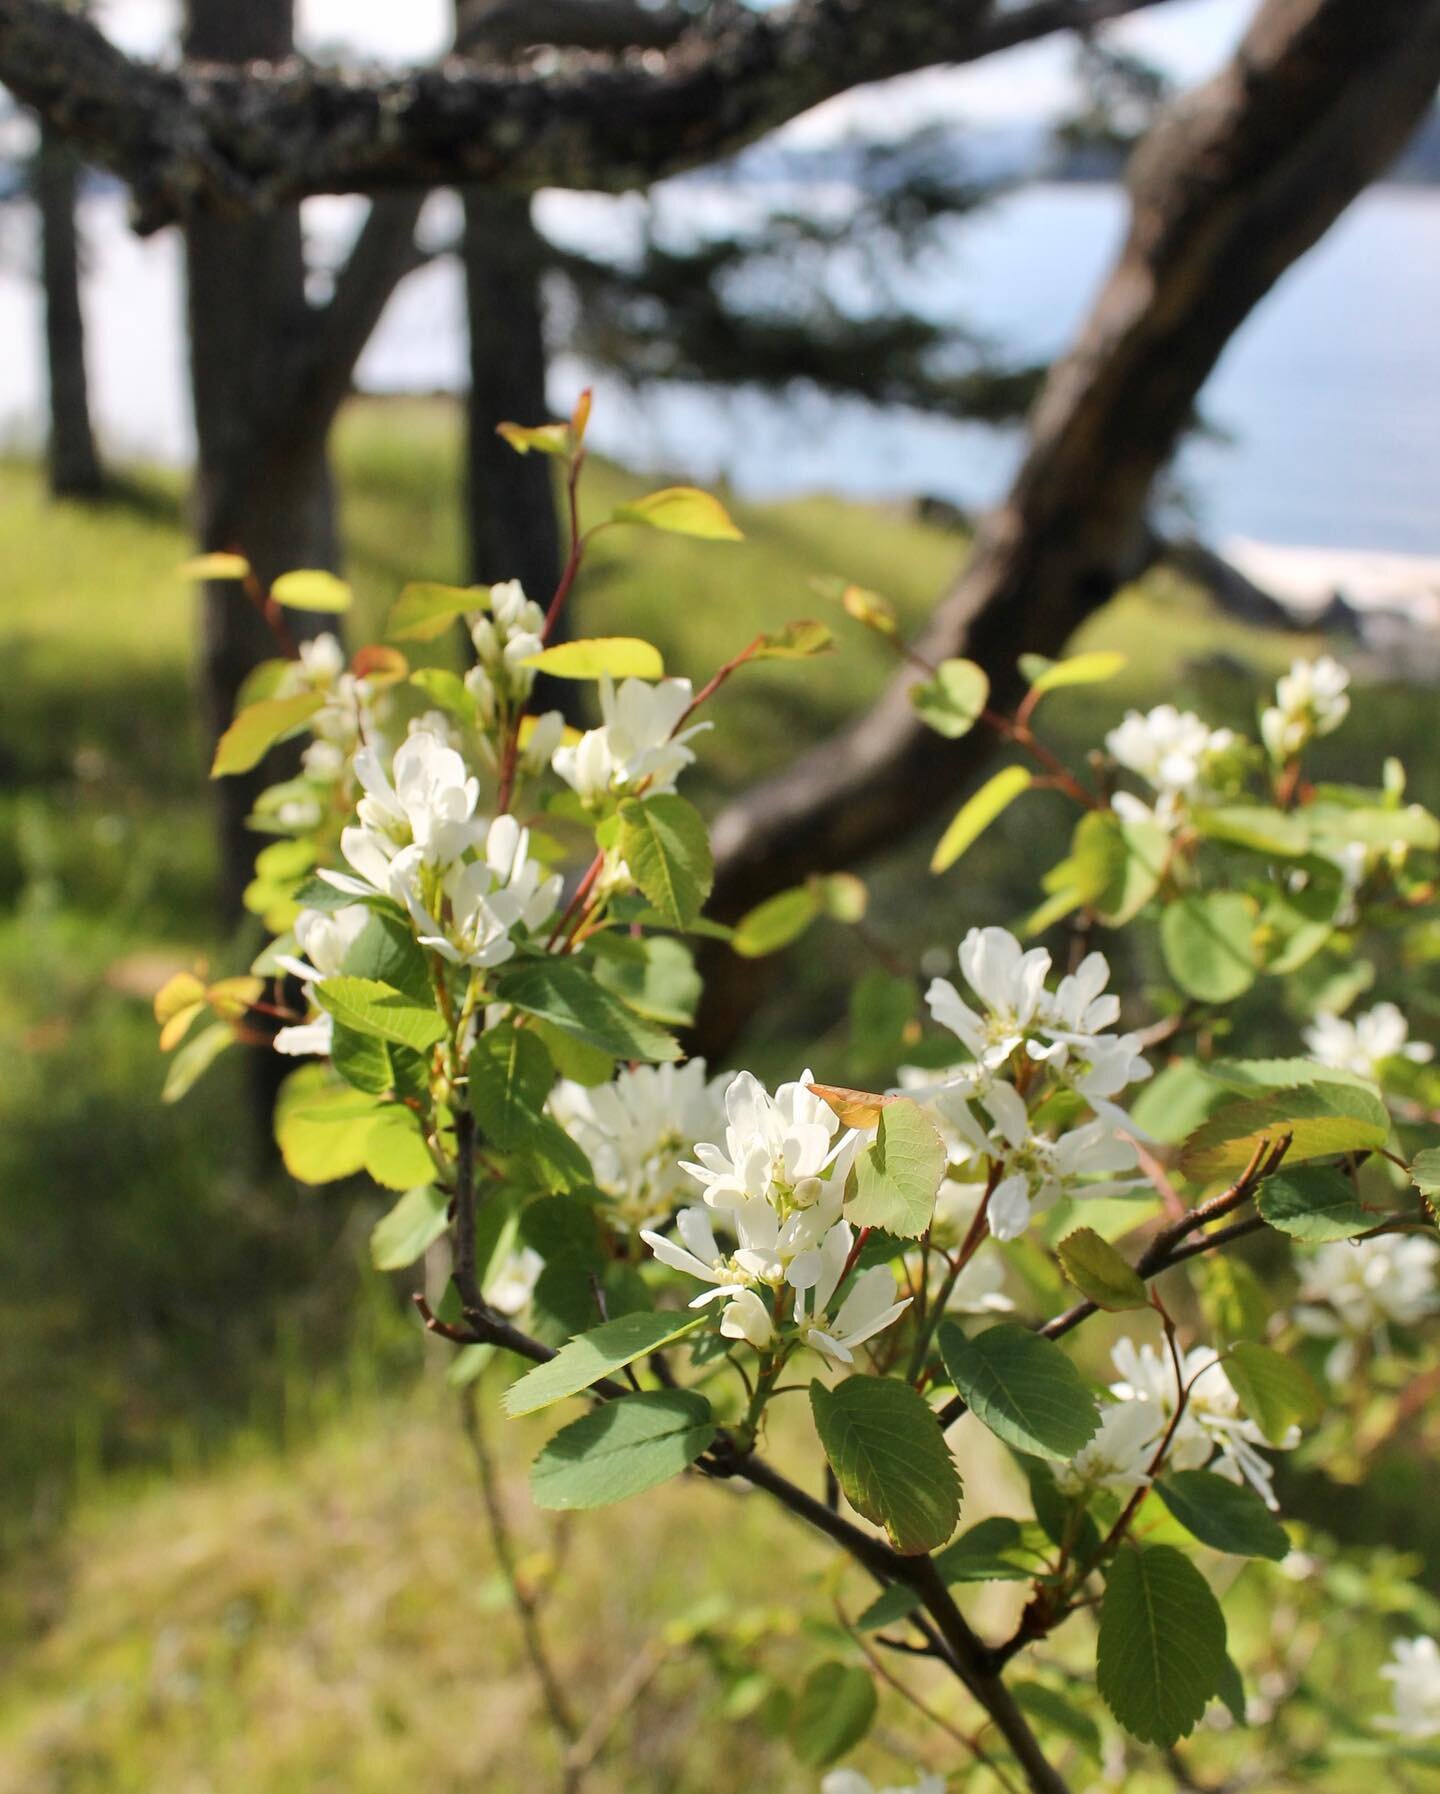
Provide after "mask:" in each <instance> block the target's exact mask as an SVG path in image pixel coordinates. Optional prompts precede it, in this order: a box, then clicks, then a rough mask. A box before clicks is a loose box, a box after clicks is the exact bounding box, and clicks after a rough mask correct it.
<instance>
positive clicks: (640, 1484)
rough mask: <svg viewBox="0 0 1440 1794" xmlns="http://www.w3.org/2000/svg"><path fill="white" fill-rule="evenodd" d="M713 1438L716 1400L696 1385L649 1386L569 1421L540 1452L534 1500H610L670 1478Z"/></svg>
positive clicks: (533, 1476)
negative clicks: (712, 1409) (707, 1397)
mask: <svg viewBox="0 0 1440 1794" xmlns="http://www.w3.org/2000/svg"><path fill="white" fill-rule="evenodd" d="M714 1440H715V1423H714V1421H713V1420H712V1419H711V1418H710V1404H709V1402H707V1401H706V1400H705V1398H704V1396H703V1395H696V1394H695V1392H694V1391H693V1390H690V1389H647V1390H644V1391H642V1392H641V1393H640V1394H638V1395H626V1396H622V1397H620V1398H619V1399H618V1400H616V1401H613V1402H605V1403H604V1404H603V1405H602V1406H600V1407H598V1408H595V1409H593V1410H592V1411H591V1412H590V1413H589V1414H583V1415H581V1417H580V1419H579V1420H574V1421H571V1423H570V1425H569V1426H567V1427H563V1428H562V1429H561V1430H560V1431H559V1432H558V1433H557V1434H556V1435H555V1437H554V1438H553V1439H552V1440H551V1441H550V1443H549V1444H548V1445H547V1446H546V1447H545V1448H544V1450H543V1451H542V1452H541V1453H540V1455H539V1457H537V1458H536V1460H535V1463H534V1465H533V1467H532V1468H531V1471H530V1488H531V1492H532V1493H533V1495H534V1498H535V1505H536V1507H541V1508H548V1509H562V1510H570V1509H577V1508H592V1507H607V1506H608V1505H609V1504H610V1503H611V1502H614V1501H625V1500H627V1499H628V1498H629V1497H630V1496H632V1495H643V1494H644V1492H645V1491H646V1490H647V1489H653V1488H655V1487H656V1485H657V1484H659V1483H663V1482H668V1481H669V1479H670V1478H671V1477H672V1476H678V1475H679V1474H680V1472H681V1471H682V1470H684V1469H686V1468H687V1467H688V1466H689V1465H691V1464H693V1463H694V1462H695V1460H696V1458H698V1457H699V1456H700V1455H701V1453H702V1452H705V1451H708V1450H709V1448H710V1446H711V1445H712V1444H713V1443H714Z"/></svg>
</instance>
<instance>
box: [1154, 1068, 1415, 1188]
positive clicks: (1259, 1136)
mask: <svg viewBox="0 0 1440 1794" xmlns="http://www.w3.org/2000/svg"><path fill="white" fill-rule="evenodd" d="M1286 1134H1288V1135H1289V1136H1290V1149H1289V1152H1288V1153H1287V1155H1286V1163H1287V1164H1291V1165H1294V1164H1300V1163H1302V1162H1303V1161H1304V1160H1306V1159H1323V1158H1329V1157H1331V1156H1332V1155H1334V1154H1336V1153H1342V1152H1373V1151H1374V1150H1375V1149H1376V1148H1377V1147H1380V1146H1383V1145H1384V1144H1385V1142H1386V1140H1388V1139H1389V1137H1390V1115H1389V1111H1388V1110H1387V1109H1386V1107H1385V1104H1384V1102H1383V1101H1382V1100H1381V1099H1380V1097H1379V1096H1378V1095H1377V1094H1376V1093H1375V1092H1374V1091H1371V1090H1367V1089H1365V1088H1364V1087H1363V1086H1360V1085H1357V1084H1346V1083H1315V1084H1307V1085H1304V1086H1302V1087H1301V1088H1299V1089H1294V1090H1279V1091H1275V1092H1274V1093H1272V1094H1271V1095H1269V1096H1263V1097H1257V1098H1255V1099H1253V1100H1252V1101H1248V1102H1238V1103H1228V1104H1227V1105H1226V1106H1225V1107H1224V1108H1223V1109H1220V1110H1219V1111H1218V1112H1217V1113H1216V1114H1214V1115H1212V1116H1211V1117H1210V1119H1209V1120H1208V1121H1203V1122H1201V1124H1200V1126H1199V1127H1197V1128H1196V1129H1195V1131H1194V1133H1193V1134H1191V1135H1190V1137H1189V1139H1188V1140H1186V1142H1185V1144H1184V1146H1183V1148H1182V1149H1181V1153H1180V1168H1181V1170H1182V1171H1183V1172H1184V1173H1185V1175H1186V1176H1187V1177H1189V1178H1193V1179H1195V1180H1196V1181H1197V1182H1205V1181H1208V1180H1209V1179H1211V1178H1218V1177H1225V1176H1233V1175H1235V1174H1236V1173H1237V1172H1240V1171H1243V1170H1244V1169H1245V1167H1246V1165H1248V1164H1249V1162H1250V1159H1251V1156H1252V1154H1253V1153H1254V1152H1255V1149H1256V1148H1257V1147H1258V1146H1260V1145H1261V1144H1262V1143H1266V1144H1271V1145H1273V1144H1277V1143H1278V1142H1279V1141H1280V1140H1281V1139H1282V1138H1283V1137H1284V1136H1285V1135H1286Z"/></svg>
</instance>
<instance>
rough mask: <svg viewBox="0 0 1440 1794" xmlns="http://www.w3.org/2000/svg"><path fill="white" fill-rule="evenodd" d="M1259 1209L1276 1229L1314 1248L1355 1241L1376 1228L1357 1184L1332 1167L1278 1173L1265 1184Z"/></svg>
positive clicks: (1257, 1205) (1257, 1196) (1262, 1187)
mask: <svg viewBox="0 0 1440 1794" xmlns="http://www.w3.org/2000/svg"><path fill="white" fill-rule="evenodd" d="M1255 1206H1256V1208H1257V1209H1259V1211H1260V1213H1261V1215H1262V1216H1263V1217H1264V1219H1265V1220H1267V1221H1268V1222H1269V1223H1270V1225H1271V1226H1272V1227H1277V1228H1279V1230H1280V1232H1281V1233H1288V1234H1289V1235H1290V1237H1291V1239H1295V1240H1305V1241H1307V1242H1308V1243H1309V1244H1311V1245H1318V1244H1320V1243H1321V1242H1323V1241H1326V1240H1349V1239H1353V1238H1354V1237H1355V1235H1356V1234H1357V1233H1364V1231H1365V1229H1366V1228H1367V1227H1372V1226H1373V1225H1374V1224H1375V1216H1374V1215H1372V1214H1369V1213H1368V1212H1367V1211H1366V1209H1365V1208H1364V1206H1363V1205H1362V1203H1361V1201H1360V1198H1359V1197H1358V1196H1357V1195H1356V1194H1355V1186H1354V1184H1352V1183H1351V1181H1350V1179H1349V1178H1348V1177H1346V1176H1345V1175H1344V1174H1343V1173H1342V1172H1339V1171H1336V1170H1335V1169H1334V1168H1333V1167H1332V1166H1329V1165H1307V1166H1303V1167H1302V1168H1300V1169H1298V1170H1295V1171H1277V1172H1276V1174H1275V1176H1274V1177H1267V1178H1266V1179H1265V1181H1264V1183H1263V1184H1261V1186H1260V1188H1259V1190H1258V1192H1257V1193H1256V1197H1255Z"/></svg>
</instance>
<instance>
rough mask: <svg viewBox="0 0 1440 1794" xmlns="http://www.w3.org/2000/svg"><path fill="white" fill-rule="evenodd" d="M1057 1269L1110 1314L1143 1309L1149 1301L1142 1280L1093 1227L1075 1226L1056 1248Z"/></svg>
mask: <svg viewBox="0 0 1440 1794" xmlns="http://www.w3.org/2000/svg"><path fill="white" fill-rule="evenodd" d="M1055 1250H1056V1256H1057V1257H1058V1258H1059V1260H1060V1268H1061V1270H1062V1271H1064V1273H1065V1275H1066V1276H1067V1277H1068V1278H1069V1279H1070V1281H1071V1282H1072V1283H1073V1284H1074V1285H1075V1287H1076V1289H1078V1290H1079V1291H1080V1293H1081V1295H1083V1296H1088V1297H1089V1299H1090V1300H1091V1301H1092V1302H1093V1303H1094V1304H1095V1306H1096V1307H1097V1308H1104V1309H1108V1310H1109V1311H1110V1312H1111V1313H1112V1314H1119V1313H1122V1312H1123V1311H1124V1310H1126V1309H1128V1308H1144V1307H1145V1306H1146V1305H1147V1304H1148V1302H1149V1300H1150V1298H1149V1295H1148V1293H1147V1292H1146V1289H1145V1284H1144V1280H1143V1279H1142V1278H1141V1276H1140V1274H1139V1272H1138V1271H1136V1270H1135V1269H1134V1267H1133V1266H1131V1265H1129V1264H1127V1263H1126V1261H1125V1260H1124V1259H1123V1258H1122V1257H1121V1256H1120V1254H1119V1253H1118V1252H1117V1251H1116V1250H1115V1248H1114V1247H1113V1246H1112V1245H1111V1244H1110V1243H1109V1241H1108V1240H1103V1239H1101V1237H1100V1235H1099V1234H1098V1233H1096V1231H1095V1229H1094V1228H1093V1227H1077V1228H1076V1229H1075V1231H1074V1233H1067V1234H1066V1236H1065V1238H1064V1239H1063V1240H1061V1242H1060V1244H1059V1245H1058V1246H1057V1247H1056V1249H1055Z"/></svg>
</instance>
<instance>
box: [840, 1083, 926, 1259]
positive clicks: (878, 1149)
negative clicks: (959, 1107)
mask: <svg viewBox="0 0 1440 1794" xmlns="http://www.w3.org/2000/svg"><path fill="white" fill-rule="evenodd" d="M945 1166H946V1154H945V1142H944V1141H943V1140H942V1139H941V1138H940V1135H939V1134H938V1133H937V1132H936V1129H935V1126H934V1124H933V1123H932V1122H931V1121H929V1120H928V1119H927V1118H926V1115H925V1113H924V1111H923V1110H922V1109H921V1107H920V1105H919V1104H918V1103H916V1102H912V1101H911V1099H910V1098H909V1097H900V1098H899V1099H898V1100H896V1101H894V1102H890V1103H887V1104H886V1105H885V1107H884V1108H883V1109H882V1110H881V1111H880V1119H879V1121H878V1123H877V1124H876V1128H875V1138H874V1139H873V1140H872V1141H871V1143H870V1144H869V1145H868V1146H867V1147H866V1148H865V1150H864V1151H863V1152H862V1153H861V1154H860V1155H859V1157H858V1158H857V1159H856V1161H855V1169H854V1172H853V1173H852V1175H853V1177H854V1180H855V1194H854V1195H853V1196H852V1197H851V1198H850V1200H849V1201H848V1202H847V1203H846V1205H845V1213H846V1216H847V1217H848V1219H849V1220H850V1221H852V1222H853V1223H854V1224H855V1226H857V1227H883V1228H884V1229H885V1231H886V1232H887V1233H893V1234H896V1235H897V1236H898V1237H899V1238H901V1239H905V1240H918V1239H919V1237H920V1235H921V1234H922V1233H924V1231H925V1229H926V1228H927V1227H928V1226H929V1225H930V1221H931V1218H932V1216H933V1215H934V1213H935V1195H936V1192H937V1191H938V1190H939V1188H940V1184H941V1182H942V1180H943V1178H944V1176H945Z"/></svg>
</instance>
